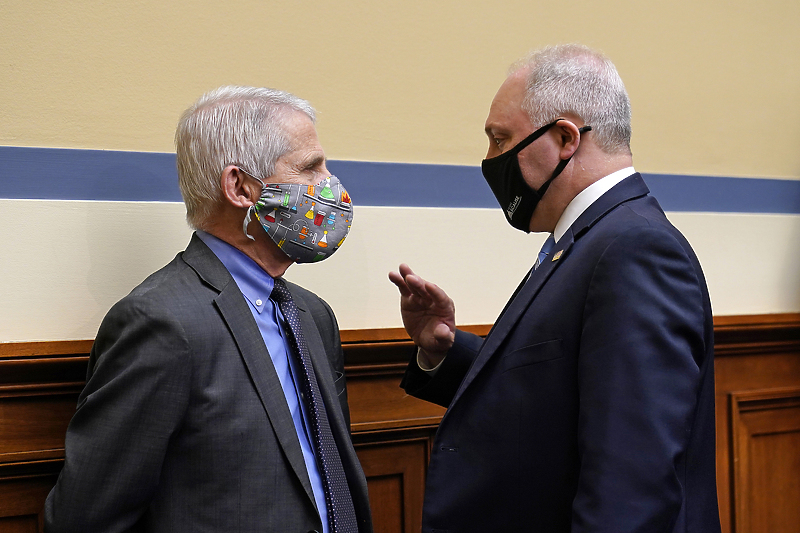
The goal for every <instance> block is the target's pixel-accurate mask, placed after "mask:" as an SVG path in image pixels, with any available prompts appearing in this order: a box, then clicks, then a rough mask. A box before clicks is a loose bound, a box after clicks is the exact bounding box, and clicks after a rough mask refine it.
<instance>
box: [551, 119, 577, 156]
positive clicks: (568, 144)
mask: <svg viewBox="0 0 800 533" xmlns="http://www.w3.org/2000/svg"><path fill="white" fill-rule="evenodd" d="M554 130H555V132H554V133H555V134H556V135H557V136H558V141H559V147H560V151H559V154H558V155H559V157H560V158H561V160H562V161H563V160H565V159H569V158H570V157H572V155H573V154H574V153H575V152H576V151H577V150H578V146H580V144H581V133H580V131H578V126H576V125H575V123H574V122H572V121H571V120H568V119H562V120H560V121H558V123H557V124H556V125H555V128H554Z"/></svg>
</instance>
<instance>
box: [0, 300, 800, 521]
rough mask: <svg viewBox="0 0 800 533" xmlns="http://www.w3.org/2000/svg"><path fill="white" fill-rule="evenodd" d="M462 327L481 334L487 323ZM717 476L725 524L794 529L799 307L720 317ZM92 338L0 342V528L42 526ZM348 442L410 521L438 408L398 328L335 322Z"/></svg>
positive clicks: (376, 501) (375, 498)
mask: <svg viewBox="0 0 800 533" xmlns="http://www.w3.org/2000/svg"><path fill="white" fill-rule="evenodd" d="M465 329H468V330H470V331H473V332H475V333H477V334H480V335H485V334H486V333H487V332H488V330H489V327H488V326H470V327H467V328H465ZM715 334H716V341H715V344H716V389H717V390H716V395H717V479H718V487H719V488H718V492H719V499H720V516H721V519H722V530H723V532H724V533H734V532H735V533H761V532H763V533H783V532H786V533H789V532H791V533H796V532H797V531H800V314H784V315H756V316H735V317H717V318H716V319H715ZM91 344H92V341H91V340H87V341H57V342H29V343H5V344H2V343H0V533H23V532H25V533H27V532H30V533H36V532H40V531H41V510H42V506H43V503H44V499H45V497H46V496H47V493H48V492H49V491H50V488H51V487H52V486H53V484H54V483H55V481H56V478H57V477H58V472H59V470H60V469H61V466H62V464H63V457H64V433H65V431H66V428H67V424H68V423H69V420H70V417H71V416H72V413H73V412H74V410H75V405H76V403H77V397H78V394H79V393H80V391H81V388H82V387H83V384H84V377H85V370H86V363H87V360H88V354H89V350H90V348H91ZM342 344H343V346H344V350H345V354H346V360H347V365H346V372H347V379H348V394H349V400H350V411H351V427H352V432H353V442H354V444H355V446H356V450H357V452H358V455H359V457H360V459H361V463H362V465H363V467H364V471H365V473H366V475H367V479H368V482H369V491H370V499H371V504H372V508H373V519H374V523H375V531H376V532H378V533H410V532H418V531H419V529H420V520H421V516H422V496H423V491H424V484H425V469H426V465H427V463H428V457H429V453H430V449H431V445H432V442H433V436H434V434H435V432H436V427H437V425H438V423H439V421H440V420H441V417H442V414H443V412H444V410H443V409H442V408H440V407H438V406H435V405H432V404H428V403H425V402H422V401H419V400H417V399H415V398H412V397H410V396H407V395H406V394H405V393H404V392H403V390H402V389H400V388H399V386H398V384H399V382H400V378H401V376H402V374H403V371H404V369H405V366H406V364H407V361H408V359H409V357H410V356H411V354H412V353H413V346H412V343H411V341H410V340H409V339H408V337H407V335H406V334H405V332H404V331H403V330H402V329H382V330H350V331H342Z"/></svg>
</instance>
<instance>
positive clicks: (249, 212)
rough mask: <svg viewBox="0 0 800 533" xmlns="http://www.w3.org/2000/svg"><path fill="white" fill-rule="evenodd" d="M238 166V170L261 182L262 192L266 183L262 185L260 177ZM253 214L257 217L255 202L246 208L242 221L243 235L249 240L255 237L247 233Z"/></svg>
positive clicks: (253, 239)
mask: <svg viewBox="0 0 800 533" xmlns="http://www.w3.org/2000/svg"><path fill="white" fill-rule="evenodd" d="M238 168H239V170H241V171H242V172H243V173H245V174H247V175H248V176H250V177H251V178H253V179H256V180H258V182H259V183H260V184H261V193H262V194H263V193H264V189H265V188H266V187H267V186H266V185H264V182H263V181H261V179H260V178H257V177H256V176H254V175H253V174H251V173H249V172H248V171H246V170H245V169H243V168H242V167H241V166H239V167H238ZM253 215H255V216H256V218H258V213H257V212H256V204H253V205H251V206H250V207H248V208H247V213H245V215H244V221H243V222H242V231H243V232H244V236H245V237H247V238H248V239H250V240H251V241H255V238H253V236H252V235H250V234H249V233H247V226H249V225H250V221H251V220H253Z"/></svg>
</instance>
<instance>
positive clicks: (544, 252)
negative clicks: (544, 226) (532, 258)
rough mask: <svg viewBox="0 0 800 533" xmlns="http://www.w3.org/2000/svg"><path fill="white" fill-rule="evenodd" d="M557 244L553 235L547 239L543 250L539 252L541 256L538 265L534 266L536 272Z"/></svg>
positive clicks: (537, 260) (537, 259)
mask: <svg viewBox="0 0 800 533" xmlns="http://www.w3.org/2000/svg"><path fill="white" fill-rule="evenodd" d="M555 244H556V241H555V239H554V238H553V234H552V233H551V234H550V236H549V237H548V238H547V240H546V241H544V244H543V245H542V249H541V250H539V256H538V257H537V258H536V263H534V264H533V269H534V270H536V269H537V268H539V265H541V264H542V262H544V260H545V259H547V256H548V255H550V251H551V250H552V249H553V246H555Z"/></svg>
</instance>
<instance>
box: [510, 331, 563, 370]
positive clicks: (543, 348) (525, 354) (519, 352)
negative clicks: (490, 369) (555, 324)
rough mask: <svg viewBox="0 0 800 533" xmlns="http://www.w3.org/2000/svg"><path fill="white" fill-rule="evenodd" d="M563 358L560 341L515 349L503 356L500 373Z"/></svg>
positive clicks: (555, 340)
mask: <svg viewBox="0 0 800 533" xmlns="http://www.w3.org/2000/svg"><path fill="white" fill-rule="evenodd" d="M563 356H564V352H563V350H562V349H561V339H554V340H551V341H545V342H540V343H537V344H531V345H529V346H523V347H522V348H517V349H516V350H514V351H513V352H510V353H508V354H506V355H505V356H503V360H502V369H503V370H502V371H503V372H506V371H508V370H513V369H514V368H520V367H523V366H528V365H535V364H536V363H541V362H543V361H552V360H553V359H558V358H560V357H563Z"/></svg>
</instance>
